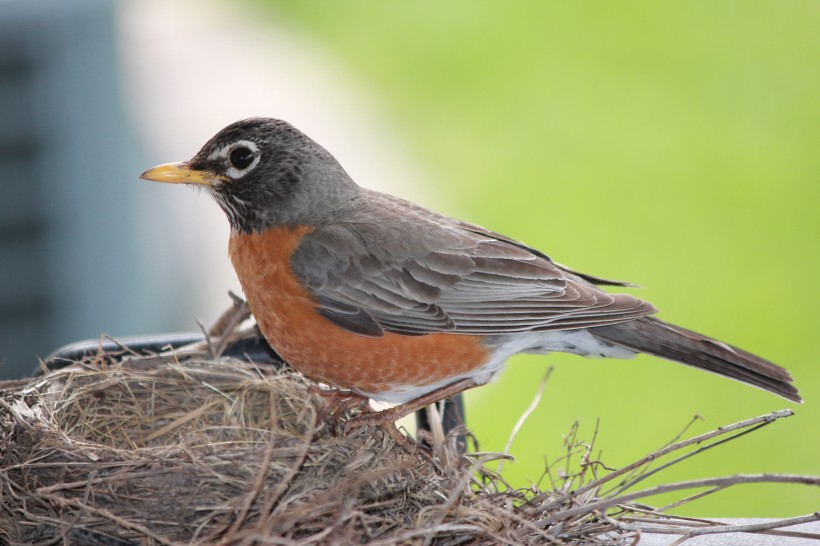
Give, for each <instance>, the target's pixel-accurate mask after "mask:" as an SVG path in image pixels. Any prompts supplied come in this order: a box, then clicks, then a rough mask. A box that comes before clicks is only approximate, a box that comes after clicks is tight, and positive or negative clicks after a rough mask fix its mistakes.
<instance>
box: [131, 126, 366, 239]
mask: <svg viewBox="0 0 820 546" xmlns="http://www.w3.org/2000/svg"><path fill="white" fill-rule="evenodd" d="M140 178H143V179H145V180H154V181H156V182H166V183H171V184H191V185H194V186H197V187H200V188H205V189H206V190H207V191H208V192H209V193H211V194H212V195H213V196H214V198H215V199H216V201H217V203H219V206H220V207H222V210H224V211H225V214H226V215H227V216H228V220H229V221H230V223H231V228H232V229H233V230H235V231H238V232H246V233H247V232H256V231H262V230H264V229H266V228H270V227H278V226H283V225H298V224H310V225H319V224H321V223H322V220H323V219H324V217H325V216H327V215H328V214H332V212H333V211H334V210H335V209H336V208H338V207H342V206H344V204H345V203H346V202H348V201H350V199H352V198H353V196H355V194H356V191H357V190H358V186H356V185H355V183H353V181H352V180H351V179H350V177H349V176H348V175H347V173H345V171H344V169H342V167H341V166H340V165H339V163H338V162H337V161H336V160H335V159H334V158H333V156H332V155H331V154H330V153H329V152H327V150H325V149H324V148H322V147H321V146H320V145H319V144H317V143H316V142H314V141H313V140H311V139H310V138H309V137H307V136H306V135H305V134H304V133H302V132H301V131H299V130H298V129H296V128H294V127H293V126H292V125H290V124H289V123H287V122H284V121H281V120H278V119H271V118H250V119H245V120H241V121H237V122H236V123H232V124H231V125H229V126H227V127H225V128H224V129H222V130H221V131H219V132H218V133H217V134H216V135H215V136H214V137H213V138H211V139H210V140H209V141H208V142H206V143H205V145H204V146H203V147H202V149H201V150H199V152H197V153H196V155H194V157H193V158H191V159H190V160H188V161H182V162H179V163H167V164H164V165H159V166H158V167H154V168H153V169H149V170H147V171H145V172H144V173H142V175H141V176H140Z"/></svg>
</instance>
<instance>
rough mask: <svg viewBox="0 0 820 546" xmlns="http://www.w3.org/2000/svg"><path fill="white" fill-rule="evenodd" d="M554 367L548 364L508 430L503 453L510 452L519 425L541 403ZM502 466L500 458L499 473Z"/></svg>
mask: <svg viewBox="0 0 820 546" xmlns="http://www.w3.org/2000/svg"><path fill="white" fill-rule="evenodd" d="M554 369H555V367H554V366H550V367H549V368H548V369H547V373H545V374H544V377H542V378H541V383H540V384H539V385H538V390H537V391H535V396H534V397H533V398H532V402H530V405H529V406H528V407H527V409H525V410H524V413H522V414H521V416H520V417H519V418H518V421H516V422H515V426H514V427H513V429H512V432H510V436H509V437H508V438H507V443H506V444H504V450H503V451H504V453H509V452H510V448H511V447H512V444H513V442H514V441H515V437H516V436H518V432H519V431H520V430H521V427H523V426H524V423H525V422H526V421H527V419H529V417H530V415H532V412H534V411H535V408H537V407H538V404H540V403H541V398H542V397H543V396H544V389H545V388H546V386H547V381H548V380H549V378H550V375H551V374H552V370H554ZM503 468H504V461H503V460H502V461H501V462H500V463H498V472H499V474H500V473H501V470H502V469H503Z"/></svg>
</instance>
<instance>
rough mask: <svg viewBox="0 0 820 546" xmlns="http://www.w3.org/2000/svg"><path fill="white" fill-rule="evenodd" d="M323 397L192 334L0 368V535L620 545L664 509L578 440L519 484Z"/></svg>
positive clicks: (26, 538) (69, 539)
mask: <svg viewBox="0 0 820 546" xmlns="http://www.w3.org/2000/svg"><path fill="white" fill-rule="evenodd" d="M325 403H326V401H325V400H324V399H323V397H322V396H319V395H318V394H317V393H316V389H315V387H311V384H310V382H309V381H308V380H306V379H305V378H304V377H302V376H301V375H299V374H298V373H296V372H294V371H292V370H289V369H288V368H286V367H285V368H282V369H277V368H275V367H272V366H257V365H253V364H250V363H248V362H245V361H241V360H235V359H226V358H215V357H213V355H212V354H211V353H210V349H209V350H205V349H202V348H201V347H200V349H199V350H194V351H189V352H188V353H186V354H182V353H178V352H177V353H171V354H165V355H158V356H153V357H127V358H123V359H120V360H115V361H111V360H104V359H99V358H98V359H88V360H86V361H83V362H79V363H76V364H74V365H72V366H70V367H68V368H65V369H61V370H56V371H51V372H48V373H47V374H45V375H44V376H41V377H38V378H34V379H31V380H27V381H17V382H6V383H0V460H2V461H3V463H2V467H0V543H8V544H43V545H45V544H59V543H63V544H89V545H100V546H104V545H123V546H124V545H136V544H140V545H153V544H166V545H170V544H190V543H196V544H220V545H232V544H243V545H251V544H297V543H299V544H302V543H316V544H362V543H368V544H498V543H507V544H564V543H571V544H587V543H594V544H604V543H605V544H617V543H621V542H625V543H628V542H631V541H632V539H634V536H635V534H636V533H638V532H640V530H641V529H640V527H635V526H636V525H639V524H640V522H641V521H656V522H657V521H659V520H658V519H657V518H659V517H661V515H660V514H658V513H655V512H653V511H652V510H651V509H649V508H647V507H645V506H640V505H632V504H628V502H629V501H631V500H633V499H632V497H629V496H628V495H623V490H624V487H623V485H622V484H623V483H624V482H619V484H618V488H617V489H618V491H617V494H613V495H610V496H606V495H603V494H602V491H603V487H604V485H605V484H606V483H607V480H608V479H609V478H602V477H599V476H598V474H597V472H598V470H599V469H600V468H601V466H600V464H597V463H596V462H595V461H594V460H593V459H592V458H591V457H590V449H591V448H590V446H589V445H587V444H584V443H582V442H575V443H572V444H571V445H568V456H572V455H576V456H578V457H579V458H580V461H581V464H580V465H579V469H580V470H579V471H578V473H577V474H573V475H564V476H562V477H560V478H559V479H557V480H558V482H557V483H556V482H553V485H554V486H555V489H550V490H548V491H544V492H542V491H538V490H537V489H534V488H530V489H526V490H515V489H511V488H509V487H507V486H506V485H505V483H504V481H503V480H502V479H501V478H500V477H499V476H498V475H497V474H496V473H495V472H494V471H492V470H490V469H489V468H488V467H487V463H488V461H490V460H493V459H498V458H501V457H505V456H504V455H503V454H472V455H469V454H468V455H464V454H460V453H459V450H458V449H457V447H456V443H457V439H456V436H455V435H453V434H451V435H449V436H443V435H441V434H433V435H432V437H431V438H430V439H429V441H430V443H431V444H432V448H431V450H425V449H416V450H407V449H406V448H405V447H402V446H401V445H397V444H396V443H395V442H394V440H393V439H392V438H391V435H390V434H387V433H386V432H385V430H384V429H383V428H381V427H362V428H358V429H354V430H352V431H350V432H349V433H347V434H341V433H339V432H338V431H337V430H335V429H336V428H337V427H333V426H330V424H329V423H330V422H329V421H328V420H327V419H324V418H317V415H319V413H320V408H322V407H323V405H324V404H325ZM764 417H765V416H764ZM343 418H344V417H342V419H343ZM772 419H773V418H772ZM331 421H332V420H331ZM746 426H749V425H746ZM461 432H462V433H463V432H464V431H461ZM719 434H724V432H720V433H719ZM702 440H703V439H702V438H701V439H700V440H698V439H693V440H691V443H692V445H698V444H701V441H702ZM716 443H717V442H716ZM702 448H703V447H702V446H701V447H698V449H702ZM655 455H657V454H652V456H651V457H649V458H648V459H647V461H644V463H642V464H636V465H633V467H632V468H627V469H624V470H623V471H619V472H621V474H620V475H621V476H622V477H623V476H627V477H629V476H632V477H633V478H632V479H635V478H634V476H635V474H634V473H635V472H636V469H639V468H642V467H643V466H644V465H646V464H648V461H649V460H651V459H654V458H655ZM615 474H616V475H617V473H615ZM610 475H611V474H610ZM806 479H809V478H805V479H804V481H805V480H806ZM638 481H639V480H638ZM814 484H815V485H816V479H815V482H814ZM707 485H708V484H707ZM712 486H714V484H712ZM618 495H621V496H620V497H619V496H618ZM638 496H639V495H638ZM633 497H635V495H633ZM636 514H637V515H639V516H640V518H637V517H636ZM630 518H632V519H630ZM698 525H703V524H702V523H698ZM677 529H680V527H677Z"/></svg>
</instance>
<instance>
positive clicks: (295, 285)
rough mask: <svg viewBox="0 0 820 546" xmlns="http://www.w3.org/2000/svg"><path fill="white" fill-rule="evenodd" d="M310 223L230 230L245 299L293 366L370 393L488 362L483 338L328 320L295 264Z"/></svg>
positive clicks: (270, 339) (454, 373) (433, 379)
mask: <svg viewBox="0 0 820 546" xmlns="http://www.w3.org/2000/svg"><path fill="white" fill-rule="evenodd" d="M310 231H311V228H309V227H304V226H301V227H297V228H276V229H271V230H267V231H265V232H264V233H261V234H252V235H248V234H237V233H234V234H232V235H231V240H230V247H229V248H230V255H231V260H232V262H233V265H234V268H235V269H236V273H237V275H238V277H239V281H240V283H241V284H242V289H243V290H244V292H245V297H247V299H248V304H249V305H250V308H251V311H252V312H253V315H254V317H255V318H256V321H257V323H258V324H259V328H260V329H261V330H262V333H263V334H264V335H265V337H266V338H267V340H268V342H269V343H270V344H271V346H272V347H273V348H274V349H275V350H276V351H277V352H278V353H279V354H280V355H281V356H282V357H283V358H284V359H285V360H287V361H288V363H290V364H291V365H292V366H293V367H294V368H296V369H297V370H299V371H301V372H302V373H304V374H305V375H307V376H309V377H311V378H313V379H316V380H318V381H322V382H325V383H328V384H331V385H335V386H339V387H344V388H348V389H353V390H358V391H361V392H366V393H379V392H385V391H390V390H391V388H393V387H396V386H402V385H404V386H424V385H432V384H434V383H437V382H440V381H443V380H446V379H448V378H451V377H455V376H457V375H460V374H465V373H469V372H471V371H472V370H475V369H477V368H479V367H481V366H482V365H483V364H484V363H486V362H487V360H488V357H489V353H488V351H487V349H486V348H485V347H484V345H483V344H482V342H481V338H480V337H479V336H471V335H457V334H443V333H442V334H428V335H422V336H403V335H399V334H392V333H389V332H387V333H385V335H384V337H381V338H369V337H364V336H360V335H357V334H354V333H352V332H349V331H347V330H344V329H342V328H340V327H339V326H337V325H336V324H334V323H333V322H331V321H330V320H328V319H326V318H325V317H323V316H322V315H321V314H319V312H318V311H317V310H316V304H315V302H314V301H312V300H311V298H310V296H309V295H308V294H307V293H306V292H305V290H304V289H303V288H302V286H301V285H300V283H299V282H298V280H297V279H296V277H295V276H294V275H293V272H292V270H291V268H290V257H291V256H292V255H293V253H294V251H295V250H296V247H297V246H298V245H299V241H300V240H301V239H302V237H304V235H305V234H307V233H309V232H310Z"/></svg>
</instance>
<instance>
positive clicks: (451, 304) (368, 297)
mask: <svg viewBox="0 0 820 546" xmlns="http://www.w3.org/2000/svg"><path fill="white" fill-rule="evenodd" d="M374 196H375V197H374ZM379 200H382V201H385V202H382V203H379V202H378V201H379ZM388 200H389V202H388ZM374 201H375V202H374ZM368 205H369V207H368V208H365V207H358V208H357V209H356V210H357V212H356V213H355V214H351V215H349V217H347V218H344V219H342V220H341V221H336V222H332V223H329V224H327V225H325V226H324V227H322V228H319V229H317V230H315V231H314V232H312V233H310V234H308V235H306V236H305V238H304V239H303V240H302V243H301V244H300V246H299V248H298V250H297V252H296V254H295V255H294V257H293V259H292V261H291V266H292V268H293V271H294V273H295V274H296V275H297V276H298V277H299V278H300V280H301V281H302V282H303V283H304V285H305V286H306V288H307V290H308V292H309V293H310V294H311V296H312V297H313V298H314V299H315V301H316V304H317V308H318V309H319V311H320V312H321V313H322V314H323V315H324V316H325V317H327V318H328V319H330V320H333V321H334V322H336V323H337V324H339V325H340V326H342V327H344V328H346V329H348V330H350V331H353V332H356V333H359V334H361V335H367V336H381V335H383V332H384V331H388V332H394V333H399V334H405V335H419V334H428V333H433V332H455V333H465V334H509V333H514V332H528V331H541V330H556V329H574V328H587V327H593V326H602V325H607V324H615V323H619V322H623V321H626V320H630V319H634V318H637V317H642V316H646V315H649V314H652V313H654V312H656V310H655V309H654V307H652V305H651V304H649V303H647V302H645V301H643V300H640V299H638V298H635V297H633V296H630V295H627V294H608V293H606V292H604V291H603V290H601V289H599V288H597V287H595V286H594V285H593V284H592V283H591V282H589V281H588V280H587V279H586V278H585V277H583V276H579V275H578V274H575V273H574V272H570V270H567V269H566V268H563V267H562V266H558V265H556V264H555V263H553V262H552V261H551V260H550V259H549V258H548V257H547V256H546V255H544V254H542V253H540V252H537V251H534V250H532V249H530V248H528V247H526V246H525V245H523V244H522V243H519V242H517V241H513V240H511V239H507V238H505V237H503V236H501V235H498V234H495V233H493V232H490V231H487V230H484V229H483V228H478V227H477V226H472V225H469V224H463V223H460V222H458V221H455V220H451V219H449V218H445V217H443V216H438V215H435V214H433V213H431V212H429V211H427V210H425V209H422V208H421V207H417V206H415V205H412V204H411V203H407V202H405V201H402V200H399V199H396V198H392V197H390V196H385V195H382V194H373V195H371V198H370V200H369V201H368ZM397 211H399V212H401V214H397Z"/></svg>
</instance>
